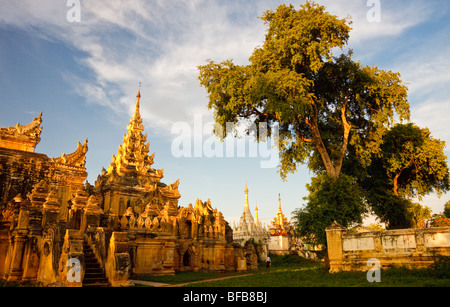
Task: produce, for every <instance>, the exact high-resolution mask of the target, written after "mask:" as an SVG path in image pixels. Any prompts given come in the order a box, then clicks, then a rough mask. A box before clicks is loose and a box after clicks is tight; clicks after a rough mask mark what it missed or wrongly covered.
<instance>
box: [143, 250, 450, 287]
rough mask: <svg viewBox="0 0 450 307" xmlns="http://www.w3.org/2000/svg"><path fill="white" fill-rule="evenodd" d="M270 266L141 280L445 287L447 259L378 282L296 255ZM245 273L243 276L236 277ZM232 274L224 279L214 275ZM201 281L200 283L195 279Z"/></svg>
mask: <svg viewBox="0 0 450 307" xmlns="http://www.w3.org/2000/svg"><path fill="white" fill-rule="evenodd" d="M271 258H272V267H271V269H270V271H267V270H266V268H265V266H264V264H262V263H261V264H260V266H259V267H260V269H259V270H258V271H249V272H242V273H237V272H227V273H217V272H198V273H193V272H183V273H177V274H175V275H173V276H154V277H150V276H149V277H145V278H141V279H143V280H148V281H154V282H161V283H168V284H182V283H187V282H194V281H196V283H192V284H187V285H185V287H449V286H450V276H449V272H450V269H449V268H450V262H449V261H448V259H447V261H446V262H445V263H443V264H442V263H441V265H440V266H438V267H437V269H435V270H432V269H420V270H419V269H417V270H408V269H405V268H393V269H389V270H383V271H382V272H381V282H374V283H370V282H368V281H367V277H366V273H365V272H340V273H334V274H330V273H328V271H327V270H325V269H323V268H322V265H321V264H320V263H317V262H312V261H309V260H305V259H303V258H301V257H298V256H272V255H271ZM240 275H245V276H240ZM228 276H236V277H234V278H230V279H224V280H216V281H214V280H211V279H216V278H222V277H228ZM201 280H205V281H204V282H198V281H201Z"/></svg>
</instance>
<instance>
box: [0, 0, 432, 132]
mask: <svg viewBox="0 0 450 307" xmlns="http://www.w3.org/2000/svg"><path fill="white" fill-rule="evenodd" d="M319 2H320V3H321V4H323V5H325V6H326V7H327V9H328V10H329V11H330V12H331V13H333V14H338V15H339V16H340V17H345V16H347V15H351V16H352V20H353V27H354V30H353V32H352V33H351V37H352V38H351V43H352V44H362V43H364V41H366V40H367V39H373V38H374V37H383V36H392V35H398V34H399V33H401V32H402V31H404V30H405V29H407V28H408V27H411V26H412V25H415V24H417V23H420V22H421V21H423V19H424V18H426V17H427V12H428V11H427V9H426V6H425V4H423V3H424V2H423V3H422V2H415V3H414V5H411V6H403V9H402V10H396V11H391V10H389V9H388V8H383V7H382V9H381V13H382V22H381V23H379V24H371V23H369V22H367V19H366V14H367V11H368V10H369V9H370V8H369V7H367V5H366V1H354V0H342V1H319ZM81 3H82V9H81V22H80V23H70V22H68V21H67V20H66V13H67V11H68V9H69V7H67V6H66V1H61V0H48V1H41V2H39V3H37V2H36V1H33V0H23V1H9V0H0V4H1V7H2V11H3V13H0V24H7V25H14V26H18V27H22V28H30V27H31V28H34V29H36V30H35V31H37V32H38V33H39V34H40V35H42V37H45V38H46V39H50V40H60V41H62V42H64V43H65V44H68V45H70V46H73V47H75V48H76V49H78V50H80V51H82V52H84V53H85V54H86V56H85V57H83V58H81V59H78V60H79V62H80V64H82V65H84V66H86V67H88V68H89V69H90V70H91V71H92V74H93V75H92V76H78V77H76V78H73V79H72V80H73V81H76V82H73V84H74V91H75V92H77V93H78V94H79V95H81V96H83V97H85V99H86V101H88V102H91V103H92V102H96V103H98V104H99V105H101V106H105V107H107V108H110V109H112V110H114V111H116V112H123V111H128V112H131V111H132V108H133V106H134V96H135V94H136V91H137V88H138V83H139V82H142V83H143V88H142V94H143V97H142V101H143V107H142V108H143V111H142V113H143V116H144V117H145V119H146V120H147V122H148V123H149V124H150V125H151V126H150V127H149V128H150V129H157V130H159V132H163V131H165V132H166V133H167V132H168V131H170V126H171V124H172V123H173V122H176V121H182V120H184V121H190V120H192V119H193V114H194V112H199V111H200V110H202V113H206V110H205V107H206V104H207V100H206V92H205V91H204V89H202V88H200V86H199V82H198V80H197V77H198V71H197V66H198V65H201V64H204V63H205V62H206V60H207V59H212V60H215V61H221V60H225V59H230V58H232V59H234V60H235V62H237V63H239V64H245V63H246V62H247V60H248V57H249V56H250V55H251V53H252V51H253V49H254V48H255V47H256V46H258V45H261V44H262V41H263V39H264V35H265V29H266V28H265V25H264V24H263V22H262V21H261V20H258V19H257V18H256V17H257V16H260V15H262V13H263V12H264V11H265V10H267V9H276V7H277V6H278V4H279V3H281V1H280V2H278V1H277V2H276V3H274V2H272V1H268V0H267V1H226V2H223V1H222V2H221V1H211V0H196V1H192V0H183V1H181V0H179V1H162V0H158V1H151V2H150V1H144V0H113V1H111V0H109V1H106V0H96V1H81ZM384 3H385V2H384V1H382V4H384ZM296 6H298V5H296ZM69 75H70V74H69ZM72 77H74V76H72Z"/></svg>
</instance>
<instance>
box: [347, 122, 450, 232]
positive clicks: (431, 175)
mask: <svg viewBox="0 0 450 307" xmlns="http://www.w3.org/2000/svg"><path fill="white" fill-rule="evenodd" d="M444 147H445V143H444V142H443V141H440V140H438V139H434V138H433V137H431V134H430V131H429V130H428V129H422V128H419V127H418V126H416V125H414V124H412V123H409V124H398V125H396V126H394V127H392V128H391V129H390V130H388V131H387V132H386V133H385V134H384V135H383V138H382V145H381V146H380V148H381V152H380V153H379V154H376V155H374V156H373V158H372V161H371V164H370V166H369V167H367V168H366V169H365V172H364V171H361V168H359V171H360V173H359V174H358V175H359V178H361V185H362V187H363V188H364V189H365V191H366V199H367V202H368V204H369V206H370V207H371V208H372V210H373V211H374V212H375V214H376V215H377V216H378V217H379V218H380V219H381V221H382V222H384V223H386V224H387V227H388V228H390V229H392V228H409V227H422V226H423V224H422V222H421V220H423V219H425V218H429V209H427V208H426V207H425V208H424V207H422V206H421V205H419V204H414V203H412V202H411V200H410V199H412V198H414V197H418V198H419V199H420V198H421V197H423V196H425V195H427V194H429V193H431V192H433V191H434V192H437V193H438V195H440V194H442V193H444V192H446V191H448V189H449V170H448V166H447V161H446V156H445V154H444ZM347 166H348V168H346V170H348V169H350V170H353V171H354V169H355V163H354V164H353V165H351V163H349V164H348V165H347ZM350 167H351V168H350ZM427 212H428V213H427Z"/></svg>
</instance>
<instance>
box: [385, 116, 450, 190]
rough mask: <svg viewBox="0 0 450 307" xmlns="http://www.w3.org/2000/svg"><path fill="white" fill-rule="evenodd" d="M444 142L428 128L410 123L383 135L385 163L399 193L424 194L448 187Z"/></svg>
mask: <svg viewBox="0 0 450 307" xmlns="http://www.w3.org/2000/svg"><path fill="white" fill-rule="evenodd" d="M444 148H445V142H443V141H441V140H439V139H434V138H433V137H431V133H430V131H429V130H428V129H426V128H425V129H421V128H419V127H417V126H416V125H414V124H412V123H409V124H406V125H400V124H399V125H396V126H394V127H392V129H390V130H389V131H388V132H387V133H386V134H385V136H384V137H383V145H382V146H381V149H382V152H383V154H382V157H381V160H382V164H383V167H384V169H385V171H386V176H387V178H389V180H390V182H391V185H392V187H393V191H394V193H395V194H396V195H400V196H406V197H421V196H424V195H426V194H428V193H430V192H433V191H435V192H437V193H438V194H441V193H442V192H445V191H447V190H448V189H449V171H448V167H447V161H446V159H447V157H446V156H445V154H444Z"/></svg>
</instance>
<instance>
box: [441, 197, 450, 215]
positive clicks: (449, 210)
mask: <svg viewBox="0 0 450 307" xmlns="http://www.w3.org/2000/svg"><path fill="white" fill-rule="evenodd" d="M442 214H443V215H444V216H445V217H446V218H449V219H450V200H449V201H448V202H446V203H445V205H444V212H442Z"/></svg>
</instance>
